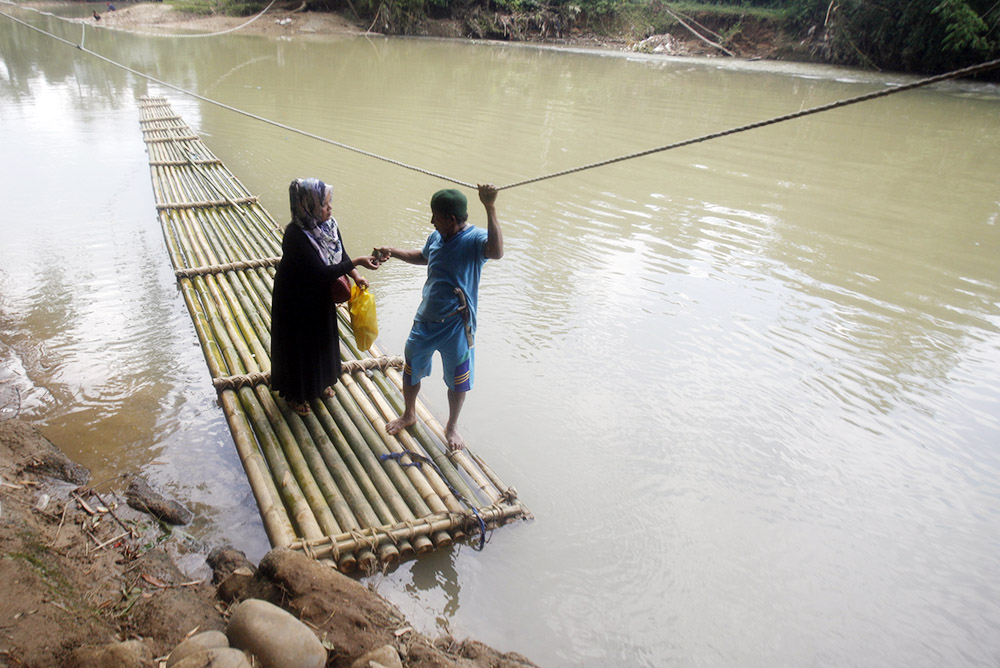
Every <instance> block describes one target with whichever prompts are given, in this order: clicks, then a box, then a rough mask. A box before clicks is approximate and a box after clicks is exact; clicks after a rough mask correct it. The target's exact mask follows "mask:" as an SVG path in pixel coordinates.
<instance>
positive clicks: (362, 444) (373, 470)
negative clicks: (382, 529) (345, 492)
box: [326, 376, 433, 553]
mask: <svg viewBox="0 0 1000 668" xmlns="http://www.w3.org/2000/svg"><path fill="white" fill-rule="evenodd" d="M341 378H344V376H341ZM333 390H334V392H335V393H336V398H337V400H338V401H339V402H340V406H342V407H343V408H344V409H345V410H343V411H342V412H339V411H337V412H335V409H334V406H333V405H332V404H333V402H332V401H331V400H329V399H328V400H327V401H326V406H327V408H328V409H330V412H331V414H333V416H334V419H337V417H338V415H341V416H342V417H343V419H344V420H345V422H341V421H340V420H338V424H339V425H340V426H341V427H342V428H344V427H346V425H347V424H348V423H349V424H350V425H351V426H352V427H353V428H354V430H355V431H357V432H358V434H359V435H360V436H361V439H360V440H353V439H352V440H350V441H349V442H350V444H351V447H352V448H353V449H354V452H355V454H356V455H358V459H359V460H360V461H361V462H362V464H364V467H365V470H366V471H367V472H368V473H369V475H370V476H371V478H372V482H374V483H375V484H376V485H378V486H379V491H380V492H381V493H382V494H383V496H385V497H386V500H387V501H389V502H391V503H392V504H393V512H394V513H395V514H396V516H397V518H398V519H399V521H402V522H412V521H413V520H415V519H417V518H418V517H422V516H425V515H429V514H430V509H429V508H428V507H427V505H426V504H425V503H424V502H423V500H422V499H421V498H420V496H419V495H418V494H417V493H416V490H415V489H414V488H413V485H412V484H410V482H409V480H407V478H406V476H405V475H403V474H402V472H401V471H400V468H399V466H398V465H396V462H386V465H383V464H382V462H380V461H379V460H378V457H377V455H378V454H382V453H380V452H379V451H378V449H377V447H376V446H375V445H374V444H375V443H376V442H377V439H378V437H377V435H376V434H375V433H374V430H373V429H372V427H371V425H370V424H368V422H367V421H366V420H365V419H364V416H362V415H359V413H360V411H359V410H357V404H356V402H355V401H354V399H353V398H352V396H351V394H350V392H348V391H347V390H346V389H345V388H344V384H343V383H336V384H335V385H334V386H333ZM351 408H353V409H354V410H350V409H351ZM344 432H345V434H346V433H348V432H349V430H348V429H346V428H345V429H344ZM397 500H398V503H397ZM413 547H414V549H415V550H416V551H417V553H423V552H428V551H430V550H431V549H432V548H433V545H432V544H431V542H430V541H429V540H428V539H427V538H426V537H424V538H423V540H415V541H414V543H413Z"/></svg>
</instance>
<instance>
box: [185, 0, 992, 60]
mask: <svg viewBox="0 0 1000 668" xmlns="http://www.w3.org/2000/svg"><path fill="white" fill-rule="evenodd" d="M284 1H285V3H286V4H285V6H284V8H285V9H290V8H295V7H300V8H302V9H306V10H315V11H323V10H326V11H341V12H346V13H347V14H349V15H353V16H354V17H355V18H356V19H357V20H358V21H359V22H363V23H366V24H369V25H371V26H372V29H374V30H377V31H380V32H384V33H387V34H400V35H406V34H420V33H421V30H422V27H423V24H424V23H425V22H426V21H427V20H428V19H449V20H451V21H452V22H454V23H455V24H456V25H458V26H460V28H459V31H460V33H461V34H462V35H464V36H468V37H478V38H489V39H507V40H524V39H538V38H541V39H559V38H562V37H566V36H569V35H570V34H576V33H580V32H583V33H589V34H593V35H598V36H608V37H612V36H613V37H618V38H624V39H630V40H632V41H635V42H638V41H641V40H643V39H645V38H647V37H650V36H651V35H662V34H667V33H672V34H674V35H676V36H678V37H690V34H689V31H690V30H691V27H692V24H693V25H696V26H700V27H706V26H707V28H706V30H707V33H705V34H710V35H711V37H710V39H711V40H712V41H715V42H716V43H718V44H719V45H720V46H721V47H727V46H732V44H733V43H735V42H736V41H737V40H738V37H739V35H740V33H741V32H743V31H744V30H746V29H747V28H748V27H750V26H753V25H766V27H767V28H768V29H769V30H772V31H774V32H777V33H780V34H783V35H785V36H786V37H787V38H788V41H789V42H794V43H798V44H801V45H802V49H803V51H804V52H805V55H807V56H809V57H811V58H812V59H814V60H816V61H823V62H830V63H837V64H844V65H853V66H859V67H865V68H869V69H879V70H892V71H906V72H920V73H937V72H944V71H947V70H951V69H956V68H959V67H964V66H967V65H972V64H976V63H980V62H984V61H987V60H992V59H996V58H1000V1H998V0H879V1H878V2H873V1H872V0H699V1H698V2H692V1H684V2H663V0H284ZM267 2H269V0H184V3H183V7H184V9H185V10H186V11H200V12H206V11H209V12H218V13H225V14H230V15H233V14H236V15H249V14H253V13H255V12H257V11H260V9H262V8H263V7H264V6H265V5H266V4H267ZM300 3H301V4H300ZM188 6H190V7H191V9H188ZM799 55H800V56H801V55H803V54H799ZM994 76H996V75H994Z"/></svg>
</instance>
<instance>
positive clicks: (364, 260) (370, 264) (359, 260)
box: [353, 255, 378, 271]
mask: <svg viewBox="0 0 1000 668" xmlns="http://www.w3.org/2000/svg"><path fill="white" fill-rule="evenodd" d="M353 262H354V266H355V267H364V268H365V269H371V270H372V271H374V270H376V269H378V261H377V260H376V259H375V256H374V255H362V256H361V257H356V258H354V260H353Z"/></svg>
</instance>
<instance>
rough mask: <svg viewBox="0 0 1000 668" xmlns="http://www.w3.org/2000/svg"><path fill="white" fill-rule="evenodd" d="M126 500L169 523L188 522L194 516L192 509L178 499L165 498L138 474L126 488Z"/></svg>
mask: <svg viewBox="0 0 1000 668" xmlns="http://www.w3.org/2000/svg"><path fill="white" fill-rule="evenodd" d="M125 501H126V502H128V505H129V506H131V507H132V508H135V509H136V510H138V511H139V512H143V513H149V514H150V515H152V516H153V517H155V518H157V519H160V520H163V521H164V522H166V523H167V524H177V525H182V524H187V523H188V522H190V521H191V519H192V518H193V517H194V515H193V514H192V513H191V511H190V510H188V509H187V508H185V507H184V506H182V505H181V504H179V503H177V502H176V501H171V500H168V499H166V498H164V497H163V496H162V495H161V494H160V493H159V492H156V491H154V490H153V488H152V487H150V486H149V483H148V482H146V481H145V480H143V479H142V478H140V477H138V476H132V479H131V481H130V482H129V485H128V489H127V490H125Z"/></svg>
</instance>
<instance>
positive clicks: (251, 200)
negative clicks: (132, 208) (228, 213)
mask: <svg viewBox="0 0 1000 668" xmlns="http://www.w3.org/2000/svg"><path fill="white" fill-rule="evenodd" d="M256 202H257V198H256V197H254V196H252V195H251V196H250V197H241V198H240V199H234V200H225V199H215V200H205V201H202V202H162V203H159V204H157V205H156V208H157V209H210V208H213V207H218V206H226V205H227V204H228V205H233V204H256Z"/></svg>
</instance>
